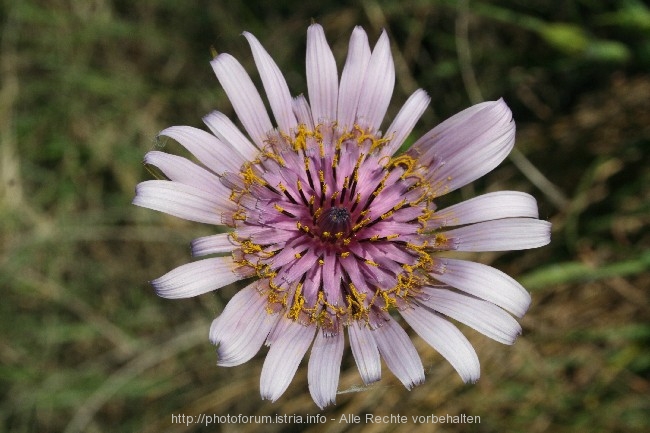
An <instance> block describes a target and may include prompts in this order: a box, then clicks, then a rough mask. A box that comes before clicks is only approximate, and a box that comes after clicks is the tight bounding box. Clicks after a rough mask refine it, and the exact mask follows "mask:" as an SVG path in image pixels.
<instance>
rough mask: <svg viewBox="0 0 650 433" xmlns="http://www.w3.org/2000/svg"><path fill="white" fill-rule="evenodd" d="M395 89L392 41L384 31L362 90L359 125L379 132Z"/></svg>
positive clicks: (358, 112)
mask: <svg viewBox="0 0 650 433" xmlns="http://www.w3.org/2000/svg"><path fill="white" fill-rule="evenodd" d="M394 87H395V65H394V64H393V55H392V54H391V52H390V41H389V40H388V35H387V34H386V31H382V33H381V36H380V37H379V40H378V41H377V44H376V45H375V48H374V50H373V51H372V55H371V57H370V62H369V63H368V69H367V70H366V77H365V80H364V82H363V87H362V89H361V97H360V98H359V106H358V108H357V123H358V124H359V125H360V126H362V127H365V128H368V129H370V130H371V131H377V130H378V129H379V126H380V125H381V122H382V120H383V118H384V116H385V115H386V110H387V109H388V104H390V98H391V96H392V95H393V88H394Z"/></svg>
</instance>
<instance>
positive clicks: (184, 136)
mask: <svg viewBox="0 0 650 433" xmlns="http://www.w3.org/2000/svg"><path fill="white" fill-rule="evenodd" d="M161 135H162V136H165V137H169V138H173V139H174V140H176V141H178V142H179V143H180V144H181V145H182V146H183V147H184V148H185V149H187V150H188V151H189V152H190V153H191V154H192V155H194V156H195V157H196V159H198V160H199V162H200V163H201V164H203V165H204V166H206V167H207V168H209V169H210V170H212V171H213V172H215V173H217V174H219V175H220V174H222V173H223V172H224V171H231V172H235V173H236V172H238V171H239V168H240V167H241V165H242V164H243V163H244V162H245V160H244V158H242V157H241V155H239V154H238V153H237V152H235V150H234V149H233V148H232V147H230V146H228V145H226V144H224V143H222V142H221V141H220V140H219V139H218V138H217V137H215V136H214V135H212V134H210V133H208V132H205V131H203V130H201V129H198V128H193V127H191V126H171V127H169V128H167V129H165V130H163V131H160V132H159V133H158V136H161Z"/></svg>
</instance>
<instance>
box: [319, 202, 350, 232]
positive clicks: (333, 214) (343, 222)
mask: <svg viewBox="0 0 650 433" xmlns="http://www.w3.org/2000/svg"><path fill="white" fill-rule="evenodd" d="M316 223H317V224H318V228H319V229H320V235H321V239H323V240H333V239H334V240H335V239H337V238H340V237H341V236H347V235H349V234H350V231H351V230H352V223H351V217H350V212H349V211H348V210H347V209H346V208H344V207H331V208H329V209H327V210H326V211H325V212H323V213H322V214H321V215H320V216H319V217H318V218H317V220H316Z"/></svg>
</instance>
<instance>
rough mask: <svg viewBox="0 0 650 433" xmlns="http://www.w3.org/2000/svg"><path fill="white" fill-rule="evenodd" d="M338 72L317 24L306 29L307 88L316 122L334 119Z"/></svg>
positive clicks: (323, 33)
mask: <svg viewBox="0 0 650 433" xmlns="http://www.w3.org/2000/svg"><path fill="white" fill-rule="evenodd" d="M338 89H339V85H338V72H337V71H336V61H335V60H334V55H333V54H332V50H331V49H330V47H329V45H328V44H327V40H326V39H325V32H324V31H323V28H322V27H321V26H320V25H319V24H312V25H311V26H309V29H308V30H307V90H308V92H309V103H310V105H311V112H312V114H313V118H314V121H315V122H316V123H324V122H333V121H334V120H336V106H337V93H338Z"/></svg>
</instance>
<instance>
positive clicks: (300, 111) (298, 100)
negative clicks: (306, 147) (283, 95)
mask: <svg viewBox="0 0 650 433" xmlns="http://www.w3.org/2000/svg"><path fill="white" fill-rule="evenodd" d="M293 112H294V114H295V115H296V119H297V120H298V123H299V124H301V125H305V127H307V129H309V130H310V131H313V130H314V128H315V125H314V119H313V118H312V115H311V108H310V107H309V103H308V102H307V99H305V95H298V96H296V97H295V98H294V99H293Z"/></svg>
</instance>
